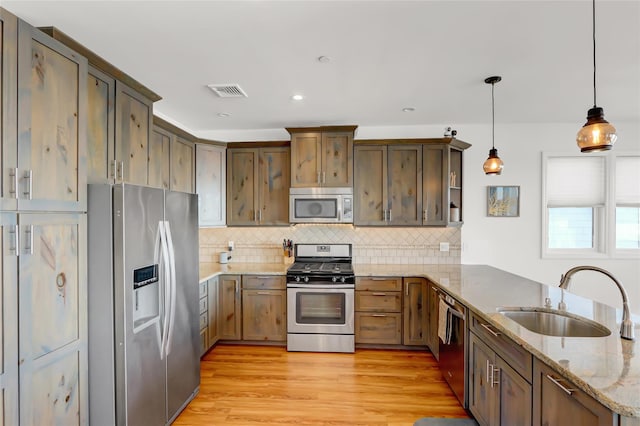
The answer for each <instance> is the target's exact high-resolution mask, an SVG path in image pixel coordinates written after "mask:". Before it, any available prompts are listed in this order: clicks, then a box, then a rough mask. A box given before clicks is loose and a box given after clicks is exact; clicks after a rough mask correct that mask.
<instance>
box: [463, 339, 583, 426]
mask: <svg viewBox="0 0 640 426" xmlns="http://www.w3.org/2000/svg"><path fill="white" fill-rule="evenodd" d="M469 337H470V338H469V410H470V411H471V413H472V414H473V415H474V417H475V419H476V421H477V422H478V423H479V424H480V425H487V426H489V425H491V426H493V425H505V426H512V425H514V426H515V425H522V426H529V425H531V420H532V419H531V384H530V383H529V382H527V381H526V380H525V379H524V378H523V377H522V376H520V375H519V374H518V373H517V372H516V371H515V370H514V369H513V368H511V366H510V365H509V364H507V363H506V362H505V361H504V360H503V359H502V358H501V357H500V356H499V355H498V354H496V352H495V351H494V350H493V349H491V348H490V347H489V346H487V345H485V344H484V343H483V342H482V341H481V340H480V338H479V337H478V336H476V335H475V334H474V333H469ZM553 424H558V425H560V424H570V423H549V425H553ZM575 424H581V423H575Z"/></svg>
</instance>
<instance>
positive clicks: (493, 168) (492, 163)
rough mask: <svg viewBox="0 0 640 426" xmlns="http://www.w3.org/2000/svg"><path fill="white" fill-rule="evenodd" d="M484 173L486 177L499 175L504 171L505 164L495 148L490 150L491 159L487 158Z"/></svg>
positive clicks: (483, 166)
mask: <svg viewBox="0 0 640 426" xmlns="http://www.w3.org/2000/svg"><path fill="white" fill-rule="evenodd" d="M482 168H483V170H484V173H485V174H486V175H499V174H500V173H502V169H503V168H504V163H503V162H502V160H501V159H500V157H498V150H497V149H495V148H491V149H490V150H489V158H487V159H486V160H485V162H484V164H483V165H482Z"/></svg>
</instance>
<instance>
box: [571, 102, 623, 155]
mask: <svg viewBox="0 0 640 426" xmlns="http://www.w3.org/2000/svg"><path fill="white" fill-rule="evenodd" d="M616 139H618V135H616V128H615V127H613V125H612V124H610V123H609V122H608V121H607V120H605V119H604V110H603V109H602V108H598V107H594V108H591V109H590V110H589V112H588V113H587V122H586V123H585V125H584V126H582V128H581V129H580V131H579V132H578V135H577V136H576V142H577V143H578V147H580V151H581V152H598V151H608V150H610V149H611V148H612V147H613V144H614V143H616Z"/></svg>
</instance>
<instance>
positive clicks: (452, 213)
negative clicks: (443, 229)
mask: <svg viewBox="0 0 640 426" xmlns="http://www.w3.org/2000/svg"><path fill="white" fill-rule="evenodd" d="M449 222H460V208H458V207H451V208H450V209H449Z"/></svg>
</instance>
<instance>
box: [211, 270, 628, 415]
mask: <svg viewBox="0 0 640 426" xmlns="http://www.w3.org/2000/svg"><path fill="white" fill-rule="evenodd" d="M288 266H289V265H286V264H244V263H238V264H228V265H220V264H217V263H211V264H201V265H200V279H201V280H203V279H207V278H209V277H211V276H214V275H217V274H227V273H230V274H264V275H268V274H272V275H283V274H286V270H287V268H288ZM354 271H355V274H356V276H402V277H425V278H428V279H430V280H431V281H433V282H435V283H436V284H438V285H439V286H440V287H441V288H442V289H443V290H445V291H446V292H447V293H449V294H450V295H451V296H453V297H455V298H456V299H458V300H459V301H460V302H461V303H463V304H464V305H466V306H467V307H468V308H469V309H470V310H472V311H473V312H475V313H476V314H477V315H478V316H480V317H481V318H483V319H484V320H486V321H488V322H489V323H491V324H492V325H493V326H494V327H495V328H496V329H497V330H498V331H501V332H503V333H504V334H505V335H507V336H509V337H510V338H511V339H513V340H514V341H515V342H516V343H517V344H519V345H521V346H522V347H524V348H525V349H527V350H528V351H529V352H531V353H532V354H533V355H534V356H535V357H537V358H538V359H540V360H541V361H542V362H544V363H545V364H547V365H549V366H551V367H552V368H553V369H555V370H557V371H558V372H560V373H561V374H563V375H564V376H565V377H567V378H568V379H569V380H571V381H572V382H574V384H575V385H576V386H578V387H579V388H580V389H582V390H583V391H584V392H586V393H587V394H589V395H591V396H592V397H594V398H595V399H596V400H598V401H599V402H600V403H602V404H603V405H605V406H607V407H609V408H610V409H611V410H612V411H614V412H616V413H618V414H620V415H622V416H627V417H634V419H633V421H634V422H638V423H640V343H639V340H638V339H640V316H638V315H633V318H632V319H633V322H634V324H635V334H636V336H637V339H636V340H635V341H627V340H623V339H621V338H620V335H619V331H620V322H621V318H622V311H621V310H618V309H615V308H612V307H610V306H608V305H604V304H601V303H598V302H595V301H592V300H589V299H586V298H583V297H580V296H577V295H574V294H571V293H569V292H567V291H565V290H562V289H560V288H558V287H557V283H550V285H551V286H548V285H545V284H541V283H538V282H535V281H532V280H529V279H526V278H523V277H521V276H518V275H514V274H511V273H509V272H505V271H502V270H500V269H497V268H493V267H490V266H482V265H368V264H367V265H364V264H355V265H354ZM603 279H605V280H607V278H605V277H604V276H603ZM610 284H611V286H612V291H616V290H615V286H614V284H613V283H610ZM547 297H548V298H550V299H551V304H552V306H553V307H554V308H557V306H558V303H560V301H563V302H564V303H565V304H566V305H567V312H568V313H570V314H574V315H579V316H582V317H585V318H588V319H591V320H594V321H596V322H598V323H600V324H603V325H605V326H606V327H607V328H609V330H611V335H610V336H607V337H583V338H578V337H554V336H544V335H540V334H537V333H534V332H531V331H529V330H527V329H526V328H524V327H522V326H520V325H519V324H518V323H516V322H514V321H512V320H510V319H508V318H507V317H505V316H503V315H501V314H499V313H498V312H497V310H498V309H499V308H502V307H537V308H543V307H544V303H545V298H547ZM638 303H640V301H638Z"/></svg>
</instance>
